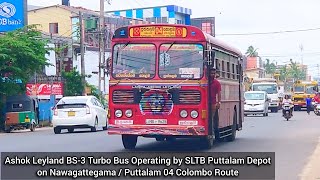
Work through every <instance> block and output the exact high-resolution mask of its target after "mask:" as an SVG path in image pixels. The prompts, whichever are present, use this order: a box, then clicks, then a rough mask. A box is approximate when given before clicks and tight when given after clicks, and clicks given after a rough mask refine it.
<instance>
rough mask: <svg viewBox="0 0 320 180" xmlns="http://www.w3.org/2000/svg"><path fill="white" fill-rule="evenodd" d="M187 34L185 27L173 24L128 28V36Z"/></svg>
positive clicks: (175, 35)
mask: <svg viewBox="0 0 320 180" xmlns="http://www.w3.org/2000/svg"><path fill="white" fill-rule="evenodd" d="M186 36H187V28H184V27H174V26H144V27H133V28H130V37H133V38H134V37H150V38H151V37H154V38H158V37H167V38H184V37H186Z"/></svg>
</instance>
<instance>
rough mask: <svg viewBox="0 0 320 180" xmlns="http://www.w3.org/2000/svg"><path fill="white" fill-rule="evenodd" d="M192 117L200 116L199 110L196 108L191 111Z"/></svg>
mask: <svg viewBox="0 0 320 180" xmlns="http://www.w3.org/2000/svg"><path fill="white" fill-rule="evenodd" d="M190 115H191V117H192V118H193V119H195V118H197V117H198V115H199V113H198V112H197V111H195V110H193V111H191V114H190Z"/></svg>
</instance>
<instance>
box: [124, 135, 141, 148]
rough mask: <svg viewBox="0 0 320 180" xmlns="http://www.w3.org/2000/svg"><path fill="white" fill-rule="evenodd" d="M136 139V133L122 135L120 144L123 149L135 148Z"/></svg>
mask: <svg viewBox="0 0 320 180" xmlns="http://www.w3.org/2000/svg"><path fill="white" fill-rule="evenodd" d="M137 141H138V136H136V135H127V134H123V135H122V144H123V146H124V148H125V149H135V148H136V145H137Z"/></svg>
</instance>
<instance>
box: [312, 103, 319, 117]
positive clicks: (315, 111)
mask: <svg viewBox="0 0 320 180" xmlns="http://www.w3.org/2000/svg"><path fill="white" fill-rule="evenodd" d="M313 107H314V108H313V112H314V114H316V115H317V116H320V104H319V103H315V104H314V105H313Z"/></svg>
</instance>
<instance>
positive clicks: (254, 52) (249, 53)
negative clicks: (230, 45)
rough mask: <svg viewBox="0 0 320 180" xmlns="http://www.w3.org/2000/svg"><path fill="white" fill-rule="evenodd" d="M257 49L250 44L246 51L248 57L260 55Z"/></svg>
mask: <svg viewBox="0 0 320 180" xmlns="http://www.w3.org/2000/svg"><path fill="white" fill-rule="evenodd" d="M257 50H258V49H255V48H254V47H253V46H249V47H248V49H247V52H246V55H247V57H258V52H257Z"/></svg>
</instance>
